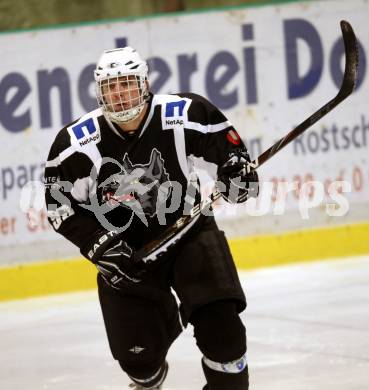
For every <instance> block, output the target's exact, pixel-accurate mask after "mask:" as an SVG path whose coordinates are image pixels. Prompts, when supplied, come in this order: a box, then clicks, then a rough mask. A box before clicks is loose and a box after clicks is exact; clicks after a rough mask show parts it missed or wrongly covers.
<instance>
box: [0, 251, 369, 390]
mask: <svg viewBox="0 0 369 390" xmlns="http://www.w3.org/2000/svg"><path fill="white" fill-rule="evenodd" d="M240 275H241V278H242V283H243V286H244V288H245V291H246V295H247V298H248V308H247V310H246V312H244V313H243V314H242V319H243V321H244V322H245V324H246V326H247V333H248V345H249V351H248V358H249V366H250V382H251V386H250V388H251V389H253V390H322V389H324V390H367V389H369V256H367V257H357V258H351V259H344V260H338V261H324V262H317V263H310V264H300V265H294V266H284V267H275V268H269V269H263V270H257V271H253V272H241V273H240ZM200 359H201V354H200V353H199V352H198V350H197V349H196V345H195V340H194V338H193V337H192V329H191V327H189V328H188V329H186V331H185V332H184V333H183V334H182V335H181V336H180V337H179V338H178V340H176V342H175V344H174V345H173V347H172V349H171V350H170V352H169V356H168V360H169V363H170V371H169V375H168V379H167V381H166V386H165V390H172V389H173V390H174V389H176V390H195V389H198V390H200V389H202V385H203V384H204V377H203V374H202V371H201V366H200ZM128 383H129V381H128V379H127V377H126V376H125V374H124V373H123V372H122V371H121V369H120V368H119V366H118V364H117V363H116V362H115V361H114V360H113V359H112V358H111V356H110V351H109V349H108V343H107V339H106V336H105V330H104V326H103V322H102V316H101V312H100V308H99V304H98V298H97V293H96V291H90V292H84V293H75V294H65V295H60V296H52V297H45V298H37V299H28V300H23V301H16V302H7V303H2V304H0V389H1V390H40V389H54V390H84V389H89V390H98V389H99V390H100V389H101V390H105V389H106V390H118V389H119V390H124V389H127V388H128ZM227 390H228V389H227ZM230 390H231V389H230Z"/></svg>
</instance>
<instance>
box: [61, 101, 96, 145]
mask: <svg viewBox="0 0 369 390" xmlns="http://www.w3.org/2000/svg"><path fill="white" fill-rule="evenodd" d="M102 115H103V114H102V111H101V108H98V109H96V110H94V111H91V112H89V113H87V114H85V115H83V116H82V117H81V118H80V119H79V120H78V121H77V122H76V123H73V124H72V125H70V126H69V127H67V131H68V133H69V135H70V140H71V144H72V146H74V147H76V149H77V150H78V149H79V148H83V147H84V146H86V145H88V144H90V143H95V144H97V143H99V142H100V140H101V134H100V126H99V121H98V120H97V118H98V117H99V116H102Z"/></svg>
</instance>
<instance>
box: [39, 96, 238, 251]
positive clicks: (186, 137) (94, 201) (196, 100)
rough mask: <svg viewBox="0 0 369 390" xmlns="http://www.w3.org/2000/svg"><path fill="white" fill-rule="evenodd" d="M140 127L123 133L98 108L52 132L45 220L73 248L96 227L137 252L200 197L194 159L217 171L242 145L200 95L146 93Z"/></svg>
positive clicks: (79, 245)
mask: <svg viewBox="0 0 369 390" xmlns="http://www.w3.org/2000/svg"><path fill="white" fill-rule="evenodd" d="M148 104H149V107H148V110H147V112H146V114H145V117H144V118H143V121H142V122H141V125H140V128H139V129H137V131H135V134H134V135H133V136H129V135H126V134H124V133H123V132H122V131H121V130H119V128H118V127H116V126H115V125H113V124H112V123H111V122H109V121H107V120H106V119H105V117H104V115H103V113H102V111H101V109H96V110H94V111H92V112H89V113H87V114H86V115H84V116H82V117H81V118H80V119H78V120H77V121H75V122H73V123H71V124H69V125H67V126H66V127H64V128H63V129H62V130H61V131H60V132H59V133H58V135H57V136H56V138H55V141H54V143H53V145H52V147H51V150H50V153H49V157H48V161H47V163H46V168H45V191H46V195H45V196H46V203H47V208H48V219H49V222H50V223H51V224H52V226H53V227H54V229H55V230H56V231H57V232H59V233H61V234H62V235H63V236H65V237H66V238H67V239H68V240H70V241H72V242H73V243H74V244H75V245H77V246H78V247H80V248H81V247H83V246H84V245H85V244H86V243H88V241H89V239H90V238H91V236H92V235H93V234H95V233H96V232H97V231H100V230H101V229H105V230H120V231H122V232H123V233H122V234H123V237H124V238H125V240H126V241H127V243H128V244H129V245H131V246H132V247H133V248H135V249H139V248H140V247H141V246H142V245H144V244H145V243H147V242H149V241H150V240H152V239H153V238H155V237H157V236H158V235H159V234H160V233H161V232H162V231H164V230H165V229H166V228H167V227H168V226H169V225H171V224H172V223H173V222H175V221H176V220H177V219H178V218H179V217H181V216H182V215H183V213H184V212H186V210H187V211H189V209H190V207H191V202H192V206H193V200H194V199H195V201H196V202H197V201H198V192H197V193H195V192H194V191H193V189H194V188H195V187H196V183H198V181H197V180H196V179H194V178H195V174H194V165H195V161H196V160H198V161H200V162H202V163H207V164H208V166H212V167H213V168H215V169H214V170H213V172H212V173H213V175H214V173H216V168H217V166H220V165H222V164H223V163H224V162H226V161H227V160H228V159H229V156H230V155H231V153H232V152H233V151H235V149H243V150H245V146H244V144H243V143H242V141H241V139H240V137H239V136H238V134H237V132H236V131H235V130H234V129H233V127H232V125H231V123H230V122H229V121H228V120H227V119H226V118H225V116H224V115H223V114H222V113H221V112H220V111H219V110H218V109H217V108H216V107H215V106H213V105H212V104H211V103H210V102H208V101H207V100H206V99H205V98H203V97H201V96H199V95H195V94H191V93H186V94H178V95H152V96H151V97H150V100H149V103H148Z"/></svg>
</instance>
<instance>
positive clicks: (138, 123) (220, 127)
mask: <svg viewBox="0 0 369 390" xmlns="http://www.w3.org/2000/svg"><path fill="white" fill-rule="evenodd" d="M147 75H148V68H147V64H146V62H145V61H143V60H142V59H141V58H140V56H139V54H138V53H137V52H136V51H135V50H134V49H132V48H131V47H125V48H119V49H114V50H108V51H105V52H104V53H103V54H102V56H101V58H100V60H99V61H98V64H97V67H96V70H95V73H94V76H95V81H96V91H97V100H98V104H99V108H98V109H96V110H94V111H92V112H89V113H87V114H86V115H83V116H82V117H81V118H79V119H78V120H76V121H75V122H73V123H71V124H69V125H67V126H66V127H65V128H63V129H62V130H61V131H60V132H59V133H58V135H57V136H56V138H55V141H54V143H53V145H52V147H51V150H50V153H49V157H48V161H47V163H46V169H45V188H46V202H47V206H48V218H49V221H50V223H51V224H52V225H53V227H54V229H55V230H56V231H57V232H58V233H60V234H62V235H63V236H64V237H65V238H67V239H68V240H70V241H71V242H72V243H74V244H75V245H77V246H78V247H79V248H80V251H81V253H82V254H83V255H84V256H85V257H86V258H87V259H88V260H90V261H91V262H92V263H94V264H95V265H96V267H97V269H98V277H97V282H98V292H99V299H100V304H101V308H102V313H103V318H104V323H105V327H106V331H107V336H108V341H109V345H110V348H111V351H112V355H113V357H114V358H115V359H116V360H118V362H119V364H120V366H121V367H122V369H123V370H124V371H125V372H126V373H127V374H128V376H129V377H130V378H131V380H132V381H133V384H132V385H131V386H133V388H135V389H160V388H161V386H162V383H163V382H164V379H165V377H166V375H167V371H168V364H167V362H166V355H167V352H168V349H169V347H170V345H171V344H172V342H173V341H174V340H175V339H176V338H177V336H178V335H179V334H180V332H181V330H182V326H181V324H180V321H179V315H180V317H181V322H182V324H184V325H186V324H187V323H188V322H189V323H191V324H192V325H193V326H194V337H195V339H196V343H197V346H198V348H199V349H200V351H201V352H202V354H203V358H202V367H203V371H204V374H205V377H206V380H207V384H206V385H205V387H204V389H209V390H229V389H232V390H241V389H242V390H246V389H248V366H247V359H246V333H245V328H244V325H243V324H242V322H241V320H240V317H239V313H240V312H241V311H243V310H244V309H245V307H246V299H245V296H244V293H243V291H242V288H241V285H240V282H239V278H238V275H237V271H236V268H235V265H234V262H233V259H232V256H231V254H230V251H229V248H228V245H227V241H226V239H225V237H224V233H223V232H222V231H220V230H219V229H218V227H217V225H216V223H215V220H214V217H213V216H212V215H201V216H199V217H197V218H195V219H194V221H193V223H192V226H191V227H190V229H189V230H188V231H187V232H186V234H185V235H184V236H183V237H181V239H180V240H178V241H177V242H176V244H175V245H174V246H172V247H170V249H168V247H167V249H166V250H165V248H164V250H163V253H162V255H161V256H159V257H158V260H156V261H153V262H152V263H146V262H144V261H142V258H140V256H139V255H138V254H137V251H138V250H139V249H140V248H142V246H143V245H145V244H147V243H149V242H151V241H152V240H153V239H155V238H156V237H158V235H159V234H160V233H162V232H163V231H164V230H165V229H166V228H167V227H168V226H170V225H171V224H173V223H174V222H175V221H176V220H177V219H178V218H179V217H181V216H182V215H183V214H184V213H186V212H188V211H189V210H190V208H191V207H192V206H193V205H194V204H197V203H198V202H199V199H200V192H199V188H198V185H199V182H198V180H194V177H195V174H194V164H195V162H196V161H197V160H201V161H202V163H204V162H205V163H207V164H208V166H209V167H210V168H209V172H213V173H215V175H216V176H217V179H218V180H219V182H218V183H219V184H218V186H219V188H220V190H222V195H223V196H224V198H225V199H226V200H228V201H231V202H234V203H235V202H244V201H246V200H247V199H248V197H250V196H257V192H258V189H257V185H256V186H252V183H254V184H255V183H256V184H257V181H258V178H257V174H256V172H250V170H249V169H247V168H248V162H249V161H250V159H249V156H248V154H247V151H246V148H245V146H244V144H243V142H242V141H241V139H240V137H239V136H238V134H237V132H236V130H235V129H234V128H233V127H232V125H231V123H230V122H229V121H228V120H227V119H226V118H225V116H224V115H223V114H222V113H221V112H220V111H219V110H218V109H217V108H216V107H214V106H213V105H212V104H211V103H210V102H208V101H207V100H206V99H205V98H203V97H201V96H198V95H195V94H192V93H179V94H173V95H153V94H152V93H150V89H149V82H148V79H147ZM171 288H173V289H174V290H175V292H176V294H177V296H178V298H179V300H180V308H178V305H177V302H176V299H175V298H174V296H173V295H172V293H171Z"/></svg>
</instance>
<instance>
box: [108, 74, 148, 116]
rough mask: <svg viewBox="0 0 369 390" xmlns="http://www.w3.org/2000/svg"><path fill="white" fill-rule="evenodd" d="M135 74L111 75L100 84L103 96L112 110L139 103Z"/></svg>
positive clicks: (138, 89) (130, 106)
mask: <svg viewBox="0 0 369 390" xmlns="http://www.w3.org/2000/svg"><path fill="white" fill-rule="evenodd" d="M139 85H140V84H139V80H138V78H137V76H121V77H111V78H109V79H108V80H106V81H103V83H102V85H101V89H102V94H103V98H104V100H105V102H106V104H107V107H108V109H109V110H110V111H112V112H119V111H124V110H129V109H131V108H134V107H136V106H138V105H139V104H140V103H141V99H142V97H141V91H140V88H139Z"/></svg>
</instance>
